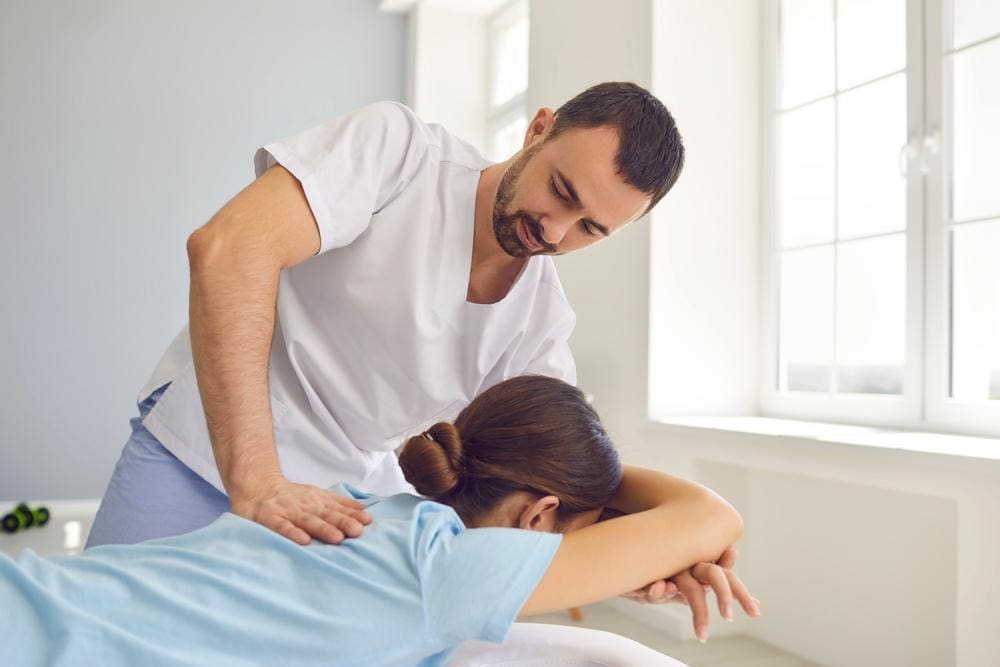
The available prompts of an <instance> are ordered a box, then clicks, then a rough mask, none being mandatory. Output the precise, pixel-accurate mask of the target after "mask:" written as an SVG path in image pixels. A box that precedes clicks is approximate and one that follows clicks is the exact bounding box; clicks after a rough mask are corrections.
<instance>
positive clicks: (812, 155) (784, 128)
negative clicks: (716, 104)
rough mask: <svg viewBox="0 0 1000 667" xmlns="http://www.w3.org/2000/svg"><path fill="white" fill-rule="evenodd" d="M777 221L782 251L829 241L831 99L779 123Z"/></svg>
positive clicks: (792, 113)
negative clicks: (779, 228) (779, 227)
mask: <svg viewBox="0 0 1000 667" xmlns="http://www.w3.org/2000/svg"><path fill="white" fill-rule="evenodd" d="M778 133H779V149H778V164H779V167H778V198H777V204H778V220H779V221H780V225H781V245H782V247H784V248H788V247H792V246H797V245H804V244H808V243H823V242H826V241H830V240H832V239H833V185H834V171H833V169H834V166H833V100H832V99H826V100H822V101H820V102H816V103H815V104H810V105H808V106H805V107H802V108H801V109H796V110H795V111H788V112H785V113H783V114H781V117H780V118H779V120H778Z"/></svg>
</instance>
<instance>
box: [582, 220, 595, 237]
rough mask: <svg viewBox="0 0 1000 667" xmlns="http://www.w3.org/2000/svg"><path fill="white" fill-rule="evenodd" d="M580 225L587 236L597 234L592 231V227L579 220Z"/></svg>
mask: <svg viewBox="0 0 1000 667" xmlns="http://www.w3.org/2000/svg"><path fill="white" fill-rule="evenodd" d="M580 226H581V227H583V231H584V233H586V234H587V236H597V232H595V231H594V228H593V227H591V226H590V225H588V224H587V223H586V222H583V221H581V222H580Z"/></svg>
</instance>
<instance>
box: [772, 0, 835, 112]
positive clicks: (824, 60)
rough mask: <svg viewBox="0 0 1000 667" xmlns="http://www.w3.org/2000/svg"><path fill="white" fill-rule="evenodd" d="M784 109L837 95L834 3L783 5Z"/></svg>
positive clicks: (805, 0)
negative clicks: (834, 58)
mask: <svg viewBox="0 0 1000 667" xmlns="http://www.w3.org/2000/svg"><path fill="white" fill-rule="evenodd" d="M780 21H781V25H780V33H781V96H780V99H781V106H782V108H788V107H791V106H795V105H796V104H801V103H803V102H808V101H809V100H814V99H816V98H819V97H822V96H824V95H829V94H830V93H832V92H833V0H782V2H781V19H780Z"/></svg>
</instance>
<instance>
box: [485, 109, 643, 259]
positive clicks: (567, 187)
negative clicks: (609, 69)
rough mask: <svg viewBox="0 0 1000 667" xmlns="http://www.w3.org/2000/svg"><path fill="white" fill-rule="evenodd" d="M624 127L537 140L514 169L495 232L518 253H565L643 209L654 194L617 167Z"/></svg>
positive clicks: (502, 191)
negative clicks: (641, 188) (620, 132)
mask: <svg viewBox="0 0 1000 667" xmlns="http://www.w3.org/2000/svg"><path fill="white" fill-rule="evenodd" d="M617 152H618V132H617V130H615V129H614V128H613V127H610V126H608V127H595V128H574V129H570V130H566V131H565V132H563V133H562V134H560V135H559V136H558V137H556V138H555V139H553V140H551V141H543V140H541V139H538V140H537V141H536V142H535V143H533V144H531V145H530V146H528V147H527V148H525V149H524V150H523V151H522V152H521V154H520V155H519V156H518V157H517V159H516V160H515V161H514V163H513V164H511V166H510V167H509V168H508V169H507V171H506V173H505V174H504V175H503V178H502V179H501V180H500V186H499V187H498V189H497V196H496V200H495V202H494V206H493V232H494V234H495V235H496V239H497V242H498V243H499V244H500V247H501V248H503V250H504V252H506V253H507V254H508V255H510V256H512V257H529V256H531V255H559V254H563V253H567V252H572V251H574V250H579V249H580V248H584V247H586V246H588V245H592V244H594V243H597V242H598V241H600V240H601V239H604V238H606V237H607V236H610V235H611V234H613V233H615V232H616V231H618V230H619V229H621V228H622V227H624V226H625V225H627V224H628V223H629V222H632V221H633V220H635V219H636V218H638V217H639V216H641V215H642V213H643V212H644V211H645V210H646V207H647V206H648V205H649V199H650V198H649V195H647V194H645V193H643V192H641V191H639V190H638V189H637V188H635V187H633V186H631V185H628V184H627V183H626V182H625V179H624V178H623V177H622V175H620V174H618V173H616V172H617V169H616V166H615V154H616V153H617Z"/></svg>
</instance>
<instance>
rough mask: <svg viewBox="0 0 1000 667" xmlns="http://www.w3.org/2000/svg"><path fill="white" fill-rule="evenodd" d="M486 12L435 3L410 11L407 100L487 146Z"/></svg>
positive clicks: (427, 117)
mask: <svg viewBox="0 0 1000 667" xmlns="http://www.w3.org/2000/svg"><path fill="white" fill-rule="evenodd" d="M485 22H486V17H485V16H483V15H481V14H479V13H476V12H472V11H464V12H462V11H457V10H456V9H454V8H450V7H447V6H445V7H442V6H438V5H435V4H433V3H426V2H423V3H418V4H417V5H416V6H414V8H413V9H412V11H411V12H410V14H409V39H410V43H409V49H410V60H409V67H408V81H407V95H408V101H407V103H408V104H410V106H411V107H412V108H413V109H414V110H415V111H416V112H417V113H418V114H420V117H421V118H422V119H423V120H424V121H426V122H428V123H440V124H441V125H444V126H445V127H447V128H448V130H449V131H451V132H452V133H453V134H455V135H457V136H459V137H461V138H463V139H465V140H466V141H468V142H470V143H471V144H472V145H474V146H476V147H477V148H478V149H479V150H480V151H481V152H482V151H484V150H485V147H486V23H485Z"/></svg>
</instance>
